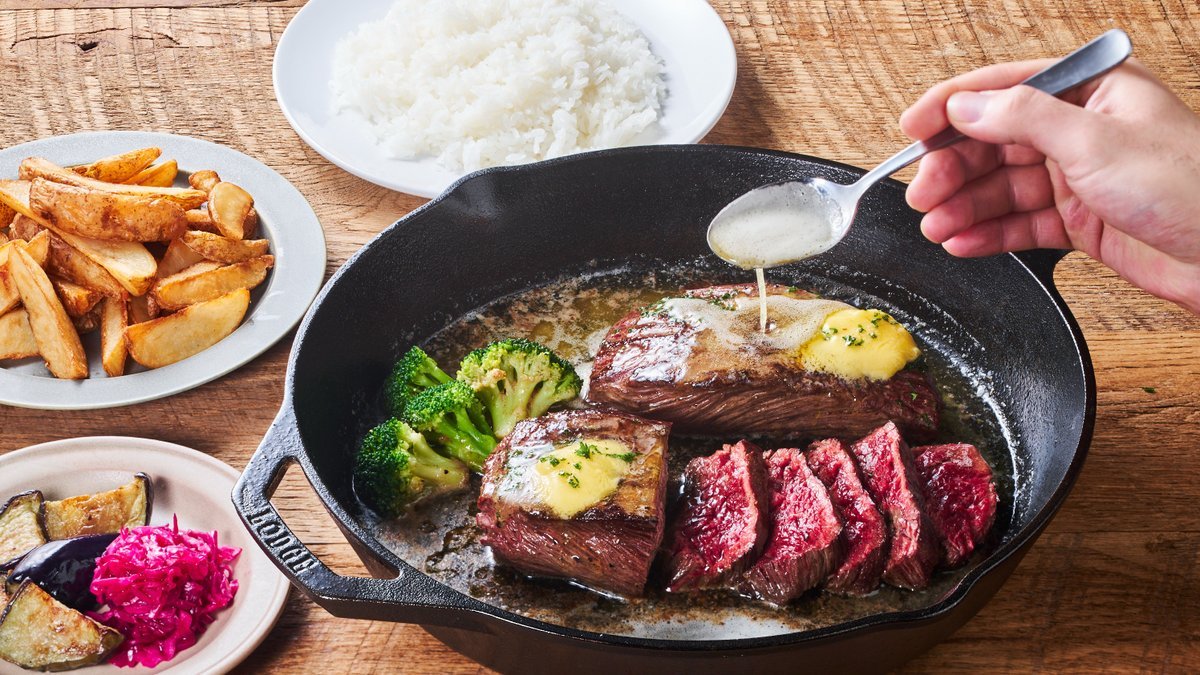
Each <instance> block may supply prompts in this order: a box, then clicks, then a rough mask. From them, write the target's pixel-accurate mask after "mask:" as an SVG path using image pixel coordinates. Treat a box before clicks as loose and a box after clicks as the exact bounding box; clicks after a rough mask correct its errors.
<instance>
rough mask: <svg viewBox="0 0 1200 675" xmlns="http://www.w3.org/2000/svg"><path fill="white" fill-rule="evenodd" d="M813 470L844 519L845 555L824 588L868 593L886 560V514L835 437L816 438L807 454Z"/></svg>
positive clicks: (843, 545)
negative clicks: (873, 498) (870, 493)
mask: <svg viewBox="0 0 1200 675" xmlns="http://www.w3.org/2000/svg"><path fill="white" fill-rule="evenodd" d="M805 456H806V458H807V459H808V465H809V467H811V468H812V470H813V473H814V474H816V476H817V478H819V479H821V482H822V483H824V484H825V487H826V488H827V489H828V490H829V498H830V500H831V501H832V502H833V506H834V509H835V510H836V511H837V513H838V515H839V516H840V517H841V519H842V525H843V527H842V551H843V554H844V556H843V558H842V563H841V565H839V566H838V568H837V569H836V570H834V571H833V574H831V575H830V577H829V580H828V581H827V582H826V584H825V588H826V590H828V591H831V592H833V593H842V594H845V595H867V594H868V593H871V592H873V591H874V590H875V589H876V588H878V586H879V580H880V578H882V577H883V566H884V563H885V562H887V553H888V534H887V525H886V524H885V523H884V520H883V514H881V513H880V512H879V508H878V507H877V506H875V502H874V500H872V499H871V495H869V494H867V491H866V488H864V487H863V484H862V482H861V481H860V480H859V478H858V469H857V468H856V467H855V465H854V460H853V459H851V458H850V455H849V453H847V452H846V446H844V445H842V442H841V441H839V440H837V439H836V438H831V439H828V440H824V441H817V442H815V443H813V444H812V445H811V446H809V448H808V452H807V453H805Z"/></svg>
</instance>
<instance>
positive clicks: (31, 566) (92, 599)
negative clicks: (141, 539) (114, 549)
mask: <svg viewBox="0 0 1200 675" xmlns="http://www.w3.org/2000/svg"><path fill="white" fill-rule="evenodd" d="M116 538H117V535H116V534H89V535H85V536H82V537H75V538H73V539H62V540H59V541H52V542H50V543H48V544H43V545H41V546H39V547H37V548H35V549H33V550H32V551H30V552H29V553H26V554H25V557H24V558H21V562H19V563H17V566H16V567H14V568H13V569H12V572H10V573H9V575H8V581H7V582H5V583H6V585H7V587H8V592H9V593H15V592H16V589H17V588H18V587H19V586H20V585H21V583H22V582H23V581H25V580H26V579H28V580H30V581H32V582H33V583H35V584H37V585H38V587H40V588H41V589H42V590H43V591H46V592H47V593H49V594H50V595H51V596H52V597H53V598H54V599H55V600H58V601H59V602H61V603H63V604H64V605H66V606H67V607H70V608H72V609H77V610H79V611H81V612H87V611H91V610H94V609H97V608H98V607H99V603H97V602H96V596H94V595H92V589H91V586H92V577H93V576H94V575H95V572H96V559H97V558H99V557H100V555H101V554H102V553H104V550H105V549H107V548H108V545H109V544H111V543H112V541H113V539H116Z"/></svg>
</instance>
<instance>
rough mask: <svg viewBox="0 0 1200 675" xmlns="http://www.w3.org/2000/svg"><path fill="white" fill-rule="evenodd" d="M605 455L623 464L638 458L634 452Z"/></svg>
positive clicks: (608, 453) (607, 453)
mask: <svg viewBox="0 0 1200 675" xmlns="http://www.w3.org/2000/svg"><path fill="white" fill-rule="evenodd" d="M604 454H606V455H608V456H609V457H615V458H616V459H619V460H621V461H622V462H632V461H633V458H634V457H637V455H635V454H633V453H632V452H621V453H615V452H606V453H604Z"/></svg>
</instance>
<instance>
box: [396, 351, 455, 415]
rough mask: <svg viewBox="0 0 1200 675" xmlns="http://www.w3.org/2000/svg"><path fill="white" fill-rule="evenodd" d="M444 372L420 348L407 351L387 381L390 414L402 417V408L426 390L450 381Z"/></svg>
mask: <svg viewBox="0 0 1200 675" xmlns="http://www.w3.org/2000/svg"><path fill="white" fill-rule="evenodd" d="M451 379H453V378H451V377H450V376H449V375H447V374H446V371H444V370H442V369H441V368H440V367H438V364H437V362H436V361H434V360H433V359H432V358H430V357H429V355H428V354H426V353H425V351H424V350H422V349H421V348H420V347H413V348H412V349H410V350H408V352H407V353H405V354H404V356H402V357H400V360H399V361H397V362H396V365H395V366H394V367H393V368H392V374H391V375H390V376H388V380H387V387H386V391H387V400H388V405H389V406H390V407H391V411H392V414H393V415H395V416H397V417H400V416H403V415H404V406H405V405H407V404H408V402H409V401H411V400H412V398H413V397H414V396H416V395H417V394H419V393H421V392H422V391H425V390H426V389H428V388H430V387H432V386H435V385H439V384H445V383H446V382H449V381H451Z"/></svg>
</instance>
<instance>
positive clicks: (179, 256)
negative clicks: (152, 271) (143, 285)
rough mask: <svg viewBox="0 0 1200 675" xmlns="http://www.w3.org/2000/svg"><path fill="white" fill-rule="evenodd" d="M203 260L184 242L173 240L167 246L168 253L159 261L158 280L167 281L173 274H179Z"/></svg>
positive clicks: (202, 257)
mask: <svg viewBox="0 0 1200 675" xmlns="http://www.w3.org/2000/svg"><path fill="white" fill-rule="evenodd" d="M203 260H204V256H202V255H200V254H199V253H197V252H195V251H193V250H192V249H191V248H190V247H189V246H187V245H186V244H184V243H183V241H181V240H180V239H173V240H171V243H170V244H167V252H166V253H164V254H163V257H162V260H159V261H158V278H159V279H165V278H167V277H169V276H171V275H172V274H178V273H179V272H182V271H183V270H185V269H187V268H189V267H191V266H192V265H195V264H196V263H198V262H202V261H203Z"/></svg>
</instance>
